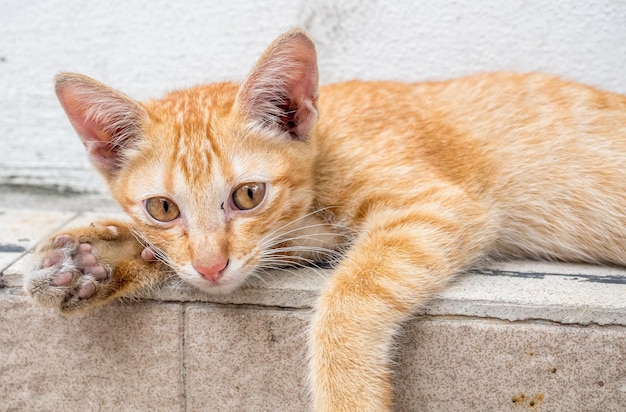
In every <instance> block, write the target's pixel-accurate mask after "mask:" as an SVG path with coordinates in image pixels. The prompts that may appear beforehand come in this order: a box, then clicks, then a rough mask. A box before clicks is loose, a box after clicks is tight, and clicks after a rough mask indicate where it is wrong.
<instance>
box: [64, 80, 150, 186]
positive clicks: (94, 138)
mask: <svg viewBox="0 0 626 412" xmlns="http://www.w3.org/2000/svg"><path fill="white" fill-rule="evenodd" d="M55 90H56V94H57V96H58V98H59V101H60V102H61V106H63V109H64V110H65V113H66V114H67V117H68V118H69V120H70V122H71V123H72V126H73V127H74V129H75V130H76V133H78V136H79V137H80V139H81V140H82V142H83V144H84V145H85V148H86V149H87V153H88V155H89V160H90V161H91V163H92V164H93V165H94V166H95V167H96V168H97V169H98V170H100V172H101V173H103V174H105V175H107V176H112V175H114V174H115V172H116V171H117V170H118V169H119V168H120V167H121V165H122V164H123V161H124V158H125V156H126V155H127V154H128V150H130V149H132V148H133V147H134V146H135V145H136V143H137V141H138V139H139V138H140V135H141V128H142V125H143V124H144V122H145V121H146V120H147V118H148V114H147V113H146V111H145V109H144V108H143V107H142V106H141V105H140V104H139V103H137V102H136V101H134V100H133V99H131V98H130V97H128V96H126V95H124V94H122V93H120V92H118V91H116V90H114V89H112V88H110V87H108V86H106V85H104V84H102V83H100V82H98V81H96V80H94V79H91V78H89V77H87V76H83V75H80V74H76V73H61V74H59V75H57V76H56V79H55Z"/></svg>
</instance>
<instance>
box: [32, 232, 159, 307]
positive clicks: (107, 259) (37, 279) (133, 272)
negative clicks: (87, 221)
mask: <svg viewBox="0 0 626 412" xmlns="http://www.w3.org/2000/svg"><path fill="white" fill-rule="evenodd" d="M142 253H143V255H144V258H145V257H146V253H148V254H149V251H146V250H145V248H144V247H143V246H142V245H141V244H140V243H139V242H138V241H137V239H136V238H135V236H134V235H133V233H132V231H131V229H130V228H129V226H128V224H127V223H124V222H119V221H101V222H97V223H93V224H92V225H90V226H88V227H82V228H76V229H70V230H66V231H62V232H59V233H56V234H54V235H52V236H50V238H49V239H47V240H46V241H44V242H43V243H42V244H41V245H40V246H39V247H38V248H37V250H36V252H35V255H34V257H33V268H32V271H31V272H30V273H29V274H28V275H27V276H26V279H25V284H24V289H25V290H26V292H27V293H28V294H29V295H30V296H31V297H32V298H33V300H34V301H35V302H37V303H38V304H40V305H42V306H46V307H52V308H55V309H58V310H60V311H62V312H66V313H70V312H77V311H81V310H85V309H88V308H91V307H95V306H99V305H102V304H104V303H106V302H108V301H110V300H112V299H114V298H116V297H122V296H129V295H132V294H133V293H134V292H136V291H138V290H140V289H142V288H144V287H147V286H151V285H156V284H157V283H159V282H160V281H161V280H162V279H164V278H165V277H166V276H167V270H166V268H165V267H164V265H162V264H161V263H159V262H151V261H147V260H146V259H144V258H142Z"/></svg>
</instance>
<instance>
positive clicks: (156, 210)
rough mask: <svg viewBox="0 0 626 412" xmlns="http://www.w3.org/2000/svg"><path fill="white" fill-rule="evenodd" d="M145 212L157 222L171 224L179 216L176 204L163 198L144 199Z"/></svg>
mask: <svg viewBox="0 0 626 412" xmlns="http://www.w3.org/2000/svg"><path fill="white" fill-rule="evenodd" d="M145 208H146V211H147V212H148V214H149V215H150V216H152V217H153V218H154V219H155V220H158V221H159V222H171V221H172V220H174V219H176V218H177V217H178V216H180V210H179V209H178V206H176V203H174V202H172V201H171V200H169V199H167V198H165V197H151V198H149V199H146V202H145Z"/></svg>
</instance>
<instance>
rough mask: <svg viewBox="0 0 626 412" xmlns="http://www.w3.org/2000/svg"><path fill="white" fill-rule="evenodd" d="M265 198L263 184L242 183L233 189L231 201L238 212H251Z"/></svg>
mask: <svg viewBox="0 0 626 412" xmlns="http://www.w3.org/2000/svg"><path fill="white" fill-rule="evenodd" d="M264 198H265V183H243V184H241V185H239V186H237V187H236V188H235V190H234V191H233V195H232V199H233V204H234V205H235V207H236V208H237V209H239V210H251V209H254V208H255V207H257V206H258V205H260V204H261V202H262V201H263V199H264Z"/></svg>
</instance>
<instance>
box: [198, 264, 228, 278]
mask: <svg viewBox="0 0 626 412" xmlns="http://www.w3.org/2000/svg"><path fill="white" fill-rule="evenodd" d="M226 266H228V259H224V260H221V261H219V262H218V263H216V264H215V265H213V266H203V265H194V266H193V268H194V269H195V270H196V271H197V272H198V273H199V274H201V275H202V276H203V277H204V278H205V279H207V280H212V281H213V282H216V281H218V280H219V279H220V278H221V277H222V275H223V274H224V269H226Z"/></svg>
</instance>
